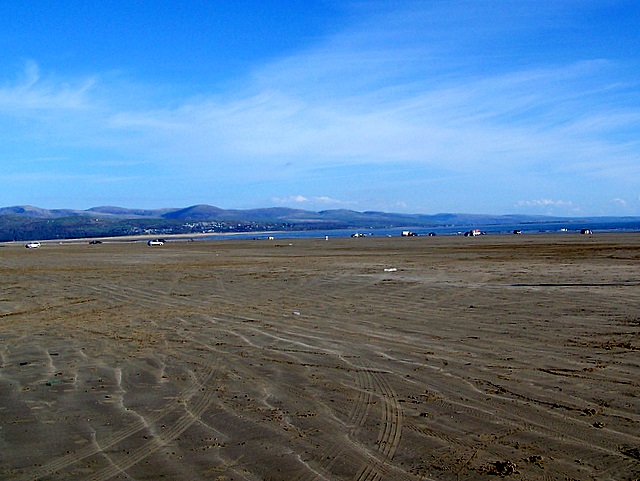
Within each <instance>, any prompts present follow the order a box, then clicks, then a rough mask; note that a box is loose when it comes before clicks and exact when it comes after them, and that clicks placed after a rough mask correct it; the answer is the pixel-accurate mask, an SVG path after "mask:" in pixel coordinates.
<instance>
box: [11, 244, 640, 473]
mask: <svg viewBox="0 0 640 481" xmlns="http://www.w3.org/2000/svg"><path fill="white" fill-rule="evenodd" d="M390 269H391V270H390ZM393 269H396V270H393ZM0 274H1V277H0V479H3V480H35V479H42V480H63V479H64V480H69V479H82V480H110V479H121V480H158V479H172V480H180V479H189V480H206V479H248V480H307V481H314V480H358V481H365V480H419V479H442V480H465V479H467V480H471V479H473V480H478V479H480V480H481V479H496V475H499V476H500V475H502V476H505V477H507V478H513V479H521V480H525V479H526V480H538V479H540V480H543V479H544V480H552V479H563V480H589V479H598V480H605V479H606V480H633V479H637V478H639V477H640V414H639V413H640V353H639V350H640V339H639V333H640V235H638V234H622V235H608V234H601V235H593V236H580V235H553V236H542V235H541V236H536V235H529V236H527V235H523V236H484V237H480V238H473V239H471V238H463V237H435V238H433V237H432V238H427V237H419V238H364V239H362V238H360V239H330V240H329V241H325V240H324V239H323V240H290V241H289V240H286V241H285V240H280V241H279V240H276V241H266V240H264V241H222V242H217V241H216V242H213V241H212V242H205V241H198V242H171V243H168V244H166V245H165V246H163V247H154V248H150V247H147V246H146V244H144V243H143V242H139V243H105V244H101V245H88V244H87V243H83V244H65V245H59V244H55V243H51V244H43V246H42V247H41V248H40V249H33V250H27V249H25V248H24V247H22V245H13V244H6V245H2V246H0Z"/></svg>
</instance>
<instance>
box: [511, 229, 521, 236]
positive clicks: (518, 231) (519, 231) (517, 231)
mask: <svg viewBox="0 0 640 481" xmlns="http://www.w3.org/2000/svg"><path fill="white" fill-rule="evenodd" d="M513 233H514V234H516V235H520V234H522V231H521V230H520V229H516V230H514V231H513Z"/></svg>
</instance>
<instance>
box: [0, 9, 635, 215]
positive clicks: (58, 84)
mask: <svg viewBox="0 0 640 481" xmlns="http://www.w3.org/2000/svg"><path fill="white" fill-rule="evenodd" d="M638 25H640V3H638V2H637V1H635V0H630V1H622V0H620V1H618V0H533V1H514V0H508V1H507V0H482V1H478V0H428V1H420V0H411V1H410V0H394V1H391V0H389V1H376V0H371V1H349V0H343V1H339V0H332V1H323V0H314V1H300V0H298V1H289V0H281V1H273V0H260V1H257V0H256V1H249V0H247V1H242V0H239V1H237V2H236V1H234V2H226V1H204V0H202V1H198V0H193V1H189V2H175V1H163V0H156V1H153V2H151V1H149V2H145V1H141V0H139V1H134V0H131V1H118V0H114V1H96V2H85V1H61V2H24V1H17V0H5V1H4V2H2V3H0V59H1V61H0V168H1V169H0V182H1V183H2V189H1V190H0V206H10V205H22V204H31V205H37V206H39V207H46V208H62V207H65V208H78V209H86V208H89V207H94V206H99V205H118V206H123V207H143V208H156V207H184V206H188V205H193V204H200V203H206V204H212V205H216V206H219V207H222V208H253V207H268V206H288V207H296V208H303V209H309V210H323V209H342V208H345V209H353V210H358V211H364V210H381V211H387V212H411V213H425V214H433V213H438V212H472V213H491V214H507V213H514V214H550V215H566V216H574V215H640V135H639V133H640V75H639V74H638V72H640V48H639V45H640V29H639V28H638Z"/></svg>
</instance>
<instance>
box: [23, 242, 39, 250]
mask: <svg viewBox="0 0 640 481" xmlns="http://www.w3.org/2000/svg"><path fill="white" fill-rule="evenodd" d="M40 245H41V244H40V242H29V243H27V244H26V245H25V247H26V248H27V249H37V248H38V247H40Z"/></svg>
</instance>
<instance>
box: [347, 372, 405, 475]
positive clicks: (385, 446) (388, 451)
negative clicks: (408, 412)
mask: <svg viewBox="0 0 640 481" xmlns="http://www.w3.org/2000/svg"><path fill="white" fill-rule="evenodd" d="M367 372H368V373H369V374H370V376H371V380H372V384H373V386H375V388H374V389H375V391H376V392H377V393H379V396H380V398H381V400H382V413H381V420H380V424H381V426H380V431H379V433H378V439H377V441H376V446H377V452H378V454H380V455H382V460H381V462H380V463H370V464H368V465H367V466H365V467H363V468H362V469H361V470H360V472H359V473H358V475H357V476H356V478H355V479H356V481H378V480H380V479H381V478H382V476H383V470H382V469H381V467H382V466H384V464H385V463H387V462H391V461H392V460H393V457H394V455H395V453H396V450H397V449H398V446H399V445H400V440H401V437H402V407H401V406H400V402H399V401H398V397H397V395H396V393H395V391H394V390H393V388H392V387H391V385H390V384H389V383H388V382H387V380H386V379H385V378H384V376H383V375H382V373H380V372H379V371H374V370H367Z"/></svg>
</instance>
